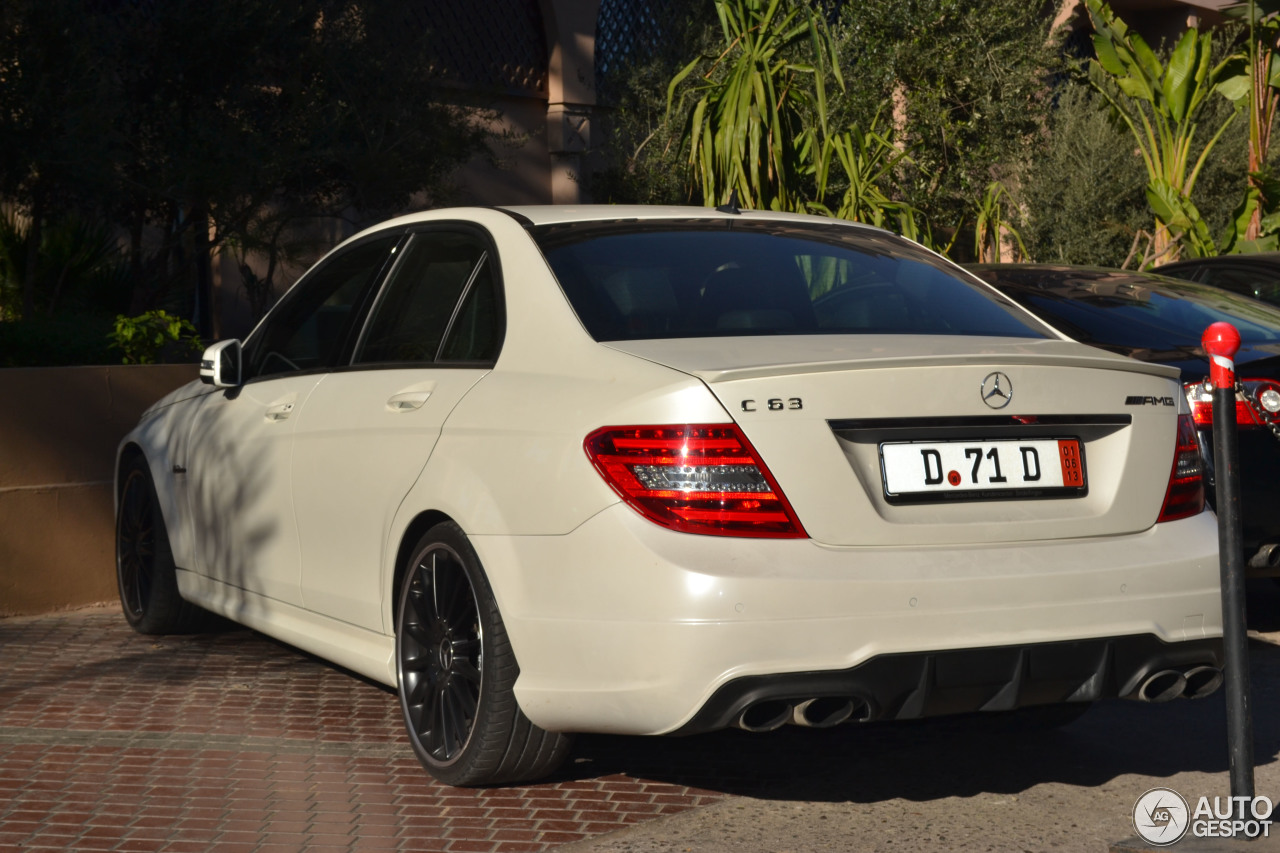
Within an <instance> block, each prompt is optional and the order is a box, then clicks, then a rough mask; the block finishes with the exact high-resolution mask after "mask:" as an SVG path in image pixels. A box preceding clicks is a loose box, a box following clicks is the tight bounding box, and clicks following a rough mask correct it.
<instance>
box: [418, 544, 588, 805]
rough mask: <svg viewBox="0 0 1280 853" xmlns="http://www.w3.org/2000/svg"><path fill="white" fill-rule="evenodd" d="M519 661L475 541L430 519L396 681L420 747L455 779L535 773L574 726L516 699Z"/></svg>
mask: <svg viewBox="0 0 1280 853" xmlns="http://www.w3.org/2000/svg"><path fill="white" fill-rule="evenodd" d="M519 674H520V668H519V667H518V666H517V664H516V660H515V655H514V653H513V652H512V650H511V644H510V642H509V641H508V640H507V632H506V627H505V626H504V625H503V622H502V616H501V615H500V614H499V612H498V605H497V602H496V601H495V599H494V596H493V590H492V589H491V588H490V586H489V581H488V578H486V577H485V574H484V571H483V569H482V568H481V566H480V559H479V557H477V556H476V553H475V549H473V548H472V547H471V543H470V542H469V541H468V540H467V537H466V535H465V534H463V532H462V530H461V528H459V527H458V526H457V525H456V524H453V523H452V522H444V523H442V524H437V525H436V526H435V527H432V528H431V529H430V530H429V531H427V533H426V534H425V535H424V536H423V537H422V538H421V539H420V540H419V542H418V545H417V547H415V548H414V549H413V552H412V556H411V557H410V559H409V562H408V563H407V564H406V566H405V571H404V577H403V580H402V582H401V587H400V596H399V599H398V604H397V607H396V684H397V692H398V693H399V696H400V709H401V711H402V713H403V714H404V721H405V728H406V729H407V731H408V734H409V742H410V744H411V745H412V746H413V751H414V754H415V755H417V757H418V760H419V761H420V762H422V765H423V766H424V767H425V768H426V769H427V771H428V772H429V773H430V774H431V775H432V776H434V777H436V778H437V779H439V780H440V781H442V782H445V783H447V784H450V785H493V784H499V783H504V782H522V781H528V780H532V779H538V778H541V777H543V776H546V775H547V774H549V773H551V772H552V771H554V770H555V769H556V768H557V767H558V766H559V765H560V763H561V762H562V761H563V760H564V757H565V755H566V754H567V753H568V750H569V745H570V742H571V740H570V738H569V736H568V735H565V734H560V733H556V732H547V731H544V730H543V729H540V728H538V726H536V725H534V724H533V723H532V722H531V721H530V720H529V718H528V717H526V716H525V715H524V713H523V712H522V711H521V710H520V706H519V705H518V704H517V703H516V699H515V694H514V692H513V688H514V686H515V682H516V677H517V676H518V675H519Z"/></svg>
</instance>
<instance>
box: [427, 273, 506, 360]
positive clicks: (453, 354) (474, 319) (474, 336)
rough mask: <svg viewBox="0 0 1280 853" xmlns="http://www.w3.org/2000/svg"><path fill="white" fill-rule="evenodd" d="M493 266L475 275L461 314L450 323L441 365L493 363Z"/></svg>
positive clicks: (495, 346)
mask: <svg viewBox="0 0 1280 853" xmlns="http://www.w3.org/2000/svg"><path fill="white" fill-rule="evenodd" d="M492 268H493V262H492V261H488V260H486V261H485V263H484V265H483V266H481V267H480V269H479V270H478V271H477V274H476V277H475V281H473V282H472V283H471V289H470V290H469V291H468V292H467V295H466V301H465V302H463V303H462V310H460V311H459V312H458V316H457V319H455V320H454V321H453V328H452V329H450V330H449V339H448V340H447V341H445V343H444V349H443V350H442V351H441V354H440V360H441V361H493V360H494V359H496V358H497V357H498V344H499V341H498V293H497V289H496V286H495V282H494V280H493V269H492Z"/></svg>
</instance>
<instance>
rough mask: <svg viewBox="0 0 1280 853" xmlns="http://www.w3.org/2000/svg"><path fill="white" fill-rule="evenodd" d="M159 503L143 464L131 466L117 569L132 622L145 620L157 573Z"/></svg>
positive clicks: (123, 496) (123, 502) (118, 535)
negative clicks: (155, 498) (156, 501)
mask: <svg viewBox="0 0 1280 853" xmlns="http://www.w3.org/2000/svg"><path fill="white" fill-rule="evenodd" d="M155 563H156V506H155V501H154V500H153V499H152V495H151V479H150V478H149V477H148V476H147V473H146V471H145V470H143V469H142V467H141V466H137V465H135V466H131V467H130V469H129V471H128V473H127V474H126V475H125V481H124V485H123V486H122V487H121V489H120V510H119V517H118V518H117V520H116V571H117V576H118V580H119V583H120V603H121V604H122V605H123V607H124V615H125V618H126V619H128V620H129V624H131V625H135V626H136V625H138V624H139V623H141V622H142V621H144V620H145V618H146V615H147V605H148V604H149V603H150V601H151V593H152V589H153V587H154V586H155V574H156V565H155Z"/></svg>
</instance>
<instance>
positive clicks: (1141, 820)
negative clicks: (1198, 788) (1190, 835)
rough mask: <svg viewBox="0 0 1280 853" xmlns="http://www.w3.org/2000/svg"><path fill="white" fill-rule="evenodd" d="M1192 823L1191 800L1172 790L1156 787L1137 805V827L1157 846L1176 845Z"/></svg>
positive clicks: (1134, 811)
mask: <svg viewBox="0 0 1280 853" xmlns="http://www.w3.org/2000/svg"><path fill="white" fill-rule="evenodd" d="M1190 824H1191V813H1190V811H1189V810H1188V809H1187V801H1186V800H1184V799H1183V798H1182V795H1181V794H1179V793H1178V792H1177V791H1175V790H1173V789H1172V788H1152V789H1151V790H1150V791H1147V792H1146V793H1145V794H1143V795H1142V796H1141V797H1138V802H1136V803H1134V804H1133V828H1134V829H1136V830H1137V831H1138V835H1140V836H1142V840H1143V841H1146V842H1147V843H1148V844H1151V845H1153V846H1155V847H1164V846H1165V845H1167V844H1173V843H1175V842H1176V841H1178V840H1179V839H1181V838H1182V836H1184V835H1186V834H1187V827H1188V826H1189V825H1190Z"/></svg>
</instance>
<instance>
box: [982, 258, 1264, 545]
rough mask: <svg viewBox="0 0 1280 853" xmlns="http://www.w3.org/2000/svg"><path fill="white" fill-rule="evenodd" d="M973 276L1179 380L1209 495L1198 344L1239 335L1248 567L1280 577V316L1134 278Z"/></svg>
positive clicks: (1174, 284)
mask: <svg viewBox="0 0 1280 853" xmlns="http://www.w3.org/2000/svg"><path fill="white" fill-rule="evenodd" d="M968 269H969V271H970V272H972V273H974V274H975V275H977V276H978V277H980V278H982V279H983V280H984V281H987V282H989V283H990V284H993V285H995V287H996V288H998V289H999V290H1000V291H1001V292H1002V293H1004V294H1005V295H1006V296H1008V297H1010V298H1011V299H1013V300H1015V301H1016V302H1018V303H1020V304H1022V305H1023V306H1025V307H1026V308H1028V309H1029V310H1031V311H1032V312H1033V313H1034V314H1036V316H1038V317H1040V318H1041V319H1042V320H1045V321H1046V322H1048V323H1049V324H1051V325H1052V326H1054V327H1055V328H1057V329H1058V330H1059V331H1061V332H1062V333H1064V334H1066V335H1069V336H1071V337H1073V338H1075V339H1076V340H1078V341H1081V342H1084V343H1087V344H1091V345H1093V346H1096V347H1100V348H1102V349H1106V350H1110V351H1111V352H1117V353H1121V354H1123V355H1127V356H1130V357H1131V358H1136V359H1139V360H1141V361H1152V362H1157V363H1159V364H1168V365H1172V366H1174V367H1177V368H1178V369H1179V370H1181V371H1182V382H1183V388H1184V390H1185V391H1186V395H1187V400H1188V402H1189V403H1190V404H1191V411H1192V414H1193V415H1194V417H1195V421H1196V426H1197V429H1198V433H1199V439H1200V450H1201V453H1203V455H1204V458H1205V462H1206V464H1207V468H1208V473H1209V485H1210V486H1212V484H1213V481H1214V477H1213V470H1214V469H1213V437H1212V435H1213V406H1212V395H1211V394H1210V393H1209V392H1207V391H1206V389H1205V380H1206V379H1207V378H1208V375H1209V362H1208V360H1207V359H1206V358H1205V354H1204V350H1203V349H1202V348H1201V346H1200V339H1201V336H1202V335H1203V333H1204V330H1205V328H1206V327H1207V326H1209V325H1210V324H1211V323H1215V322H1217V321H1219V320H1225V321H1227V322H1228V323H1231V324H1232V325H1234V326H1235V327H1236V328H1237V329H1238V330H1239V331H1240V340H1241V345H1240V351H1239V352H1238V353H1237V354H1236V359H1235V362H1236V374H1237V377H1238V379H1239V380H1240V382H1241V383H1242V384H1243V388H1244V391H1245V393H1244V394H1237V397H1236V420H1237V422H1238V423H1239V438H1240V443H1239V447H1240V460H1241V464H1240V488H1241V496H1240V497H1241V507H1242V510H1243V512H1242V516H1243V518H1242V526H1243V533H1244V542H1245V549H1246V551H1245V557H1246V559H1248V560H1249V565H1250V566H1251V567H1253V568H1255V569H1257V568H1269V569H1271V568H1276V567H1280V308H1277V307H1276V306H1273V305H1268V304H1266V303H1264V302H1260V301H1258V300H1255V299H1250V298H1248V297H1245V296H1241V295H1238V294H1236V293H1232V292H1230V291H1226V290H1222V289H1219V288H1216V287H1211V286H1209V285H1205V284H1199V283H1196V282H1191V281H1185V280H1181V279H1176V278H1168V277H1165V276H1162V275H1154V274H1151V273H1141V272H1133V271H1129V270H1116V269H1105V268H1098V267H1075V266H1048V265H1039V264H974V265H971V266H969V267H968ZM1210 499H1211V500H1212V491H1210Z"/></svg>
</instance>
